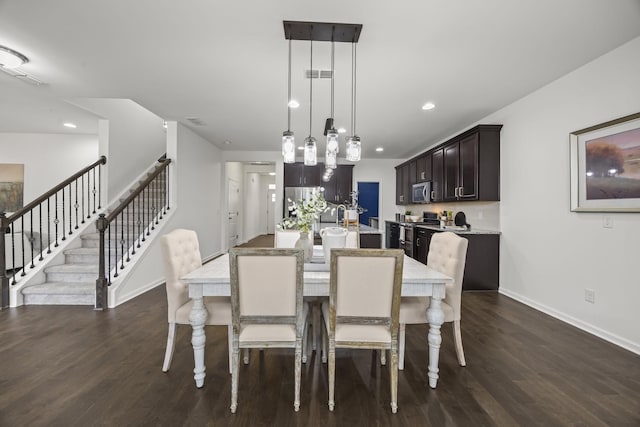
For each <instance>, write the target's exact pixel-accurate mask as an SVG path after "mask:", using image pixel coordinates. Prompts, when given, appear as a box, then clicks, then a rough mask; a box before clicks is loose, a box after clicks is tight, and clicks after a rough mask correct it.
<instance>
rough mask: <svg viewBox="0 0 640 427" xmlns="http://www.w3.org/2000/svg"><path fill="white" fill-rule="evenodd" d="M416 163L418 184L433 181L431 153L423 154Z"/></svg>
mask: <svg viewBox="0 0 640 427" xmlns="http://www.w3.org/2000/svg"><path fill="white" fill-rule="evenodd" d="M416 162H417V170H416V182H425V181H431V177H432V174H431V153H427V154H423V155H422V156H420V157H418V159H417V160H416Z"/></svg>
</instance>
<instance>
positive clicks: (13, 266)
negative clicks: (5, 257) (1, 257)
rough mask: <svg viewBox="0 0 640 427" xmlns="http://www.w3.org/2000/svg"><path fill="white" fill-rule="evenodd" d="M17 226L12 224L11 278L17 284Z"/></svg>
mask: <svg viewBox="0 0 640 427" xmlns="http://www.w3.org/2000/svg"><path fill="white" fill-rule="evenodd" d="M15 228H16V227H15V226H14V225H13V224H11V268H12V269H13V275H12V277H11V280H12V281H13V284H14V285H15V284H16V234H15Z"/></svg>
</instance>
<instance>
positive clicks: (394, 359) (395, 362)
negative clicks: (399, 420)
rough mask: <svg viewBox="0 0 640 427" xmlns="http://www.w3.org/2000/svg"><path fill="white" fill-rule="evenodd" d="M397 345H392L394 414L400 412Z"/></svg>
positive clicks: (392, 409) (392, 399) (392, 408)
mask: <svg viewBox="0 0 640 427" xmlns="http://www.w3.org/2000/svg"><path fill="white" fill-rule="evenodd" d="M395 347H396V346H394V345H392V347H391V412H393V413H394V414H395V413H396V412H398V350H397V348H395ZM383 351H384V350H383Z"/></svg>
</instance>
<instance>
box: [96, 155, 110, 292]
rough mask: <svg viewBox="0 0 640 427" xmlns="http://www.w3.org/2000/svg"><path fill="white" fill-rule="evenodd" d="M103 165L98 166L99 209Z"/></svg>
mask: <svg viewBox="0 0 640 427" xmlns="http://www.w3.org/2000/svg"><path fill="white" fill-rule="evenodd" d="M93 185H94V188H95V185H96V183H95V181H94V183H93ZM101 205H102V166H101V165H100V166H98V209H100V208H101V207H102V206H101ZM94 206H95V202H94ZM109 283H111V281H109Z"/></svg>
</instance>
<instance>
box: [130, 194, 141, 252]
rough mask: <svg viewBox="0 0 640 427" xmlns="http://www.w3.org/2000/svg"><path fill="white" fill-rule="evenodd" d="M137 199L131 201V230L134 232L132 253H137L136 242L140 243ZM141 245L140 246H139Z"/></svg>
mask: <svg viewBox="0 0 640 427" xmlns="http://www.w3.org/2000/svg"><path fill="white" fill-rule="evenodd" d="M136 199H137V197H136V198H135V199H133V200H132V201H131V230H132V232H133V244H132V245H131V255H135V254H136V244H138V234H136V225H137V222H136ZM138 247H140V246H138Z"/></svg>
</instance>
